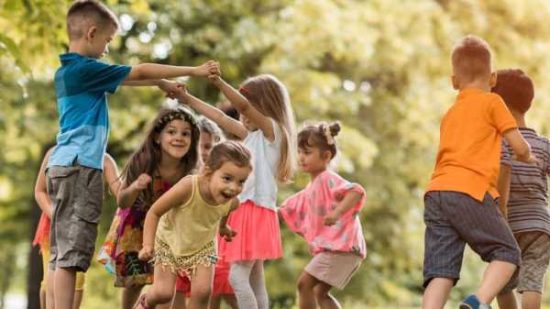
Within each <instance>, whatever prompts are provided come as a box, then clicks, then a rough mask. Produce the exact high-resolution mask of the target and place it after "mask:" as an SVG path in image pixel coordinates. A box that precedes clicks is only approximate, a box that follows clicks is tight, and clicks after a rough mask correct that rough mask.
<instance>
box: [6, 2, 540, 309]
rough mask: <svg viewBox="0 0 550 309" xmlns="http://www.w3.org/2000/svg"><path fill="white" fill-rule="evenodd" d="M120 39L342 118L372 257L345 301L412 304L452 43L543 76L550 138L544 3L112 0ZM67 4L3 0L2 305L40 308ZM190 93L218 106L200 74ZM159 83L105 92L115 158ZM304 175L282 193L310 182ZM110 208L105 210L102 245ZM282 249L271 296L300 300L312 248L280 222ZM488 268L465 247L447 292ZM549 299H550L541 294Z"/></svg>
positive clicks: (148, 58) (105, 303)
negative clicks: (45, 204) (478, 41)
mask: <svg viewBox="0 0 550 309" xmlns="http://www.w3.org/2000/svg"><path fill="white" fill-rule="evenodd" d="M106 2H107V4H108V5H109V6H110V7H111V8H112V9H113V10H114V11H115V12H116V13H117V14H118V16H119V18H120V22H121V26H122V27H121V28H122V29H121V35H120V36H119V37H118V38H117V39H116V40H115V41H114V43H113V44H112V46H111V52H110V54H109V55H108V57H107V59H106V61H109V62H117V63H126V64H136V63H139V62H159V63H168V64H175V65H198V64H200V63H202V62H204V61H206V60H208V59H216V60H218V61H220V62H221V65H222V71H223V74H224V77H225V78H226V79H227V80H228V81H229V82H231V83H232V84H233V85H235V86H237V85H238V84H239V83H240V82H241V81H243V80H244V79H245V78H246V77H248V76H251V75H255V74H259V73H271V74H274V75H276V76H277V77H279V78H280V79H281V80H282V81H283V82H284V83H285V85H287V87H288V88H289V91H290V94H291V99H292V104H293V107H294V111H295V113H296V117H297V121H298V125H300V124H301V123H302V122H304V121H317V120H339V121H340V122H341V123H342V124H343V132H342V133H341V135H339V137H338V139H337V141H338V143H339V147H340V150H341V151H340V154H339V156H338V157H337V159H336V160H335V164H334V168H336V169H338V170H339V171H340V172H341V173H342V174H343V175H344V176H346V177H347V178H349V179H351V180H354V181H357V182H359V183H361V184H363V185H364V186H365V188H366V189H367V194H368V200H367V203H366V205H365V207H364V211H363V213H362V222H363V226H364V230H365V235H366V239H367V244H368V248H369V254H368V257H367V259H366V261H365V262H364V263H363V265H362V267H361V271H360V272H359V273H358V274H357V275H356V276H355V277H354V279H353V280H352V282H351V284H350V285H349V286H348V288H347V289H346V290H345V291H342V292H337V294H338V296H339V297H340V298H341V299H342V300H343V301H344V302H345V308H353V307H354V306H356V307H357V308H365V307H367V306H368V307H376V306H390V307H395V308H397V307H418V306H419V304H420V299H421V297H420V295H421V291H422V289H421V284H422V258H423V229H424V225H423V222H422V211H423V206H422V205H423V203H422V195H423V192H424V187H425V185H426V183H427V180H428V179H429V177H430V173H431V170H432V168H433V164H434V156H435V152H436V150H437V144H438V132H439V120H440V118H441V116H442V114H443V113H444V112H445V110H446V109H447V108H448V107H449V105H450V104H451V103H452V101H453V98H454V96H455V95H456V93H455V92H454V91H453V90H452V88H451V86H450V82H449V75H450V60H449V54H450V51H451V48H452V44H453V42H455V41H456V40H457V39H459V38H460V37H462V36H463V35H465V34H469V33H472V34H476V35H479V36H481V37H483V38H485V39H486V40H487V41H488V42H489V43H490V45H491V46H492V48H493V51H494V56H495V62H494V64H495V67H496V68H521V69H523V70H524V71H526V72H527V73H528V74H529V75H530V76H531V77H532V78H533V80H534V82H535V85H536V90H537V93H536V98H535V103H534V106H533V108H532V111H531V112H530V114H529V116H528V123H529V124H530V125H531V126H532V127H534V128H535V129H537V130H538V131H539V132H540V133H541V134H545V135H548V134H550V125H549V124H548V123H547V122H546V121H545V120H546V119H548V116H549V112H548V107H549V104H550V90H549V89H548V88H546V87H545V86H546V85H547V84H548V82H549V81H550V77H548V75H547V74H545V73H546V72H549V71H550V58H549V57H548V56H547V55H548V51H549V50H550V49H549V44H550V28H546V27H544V26H543V25H544V24H545V22H546V21H547V20H548V19H549V18H550V3H549V2H548V1H545V0H529V1H513V0H498V1H497V0H487V1H474V0H455V1H449V0H439V1H437V0H417V1H401V0H369V1H352V0H264V1H260V0H217V1H215V0H206V1H198V0H177V1H176V0H174V1H165V0H151V1H145V0H135V1H131V0H126V1H125V0H108V1H106ZM69 5H70V1H53V0H32V1H31V0H4V1H2V0H0V28H1V29H2V32H1V33H0V66H1V69H0V107H1V108H0V149H1V151H0V222H1V224H0V308H1V307H2V300H3V299H4V298H5V296H6V293H9V295H16V294H20V295H29V297H28V299H29V308H36V307H34V306H35V305H36V304H37V303H36V299H35V298H34V297H35V296H36V291H37V286H38V283H39V280H40V272H41V266H40V265H39V264H37V262H38V261H39V260H37V256H36V250H31V246H30V241H31V239H32V238H31V237H32V235H33V233H34V229H35V227H36V223H37V219H38V216H39V211H38V209H37V207H36V205H35V203H34V201H33V191H32V189H33V185H34V179H35V176H36V172H37V170H38V166H39V163H40V161H41V159H42V155H43V152H44V150H45V149H46V148H47V147H48V146H49V145H51V143H52V141H54V139H55V134H56V133H57V112H56V103H55V93H54V88H53V81H52V79H53V74H54V72H55V69H56V68H57V66H58V54H59V53H62V52H64V51H65V50H66V47H67V38H66V34H65V19H64V16H65V13H66V10H67V8H68V6H69ZM188 83H189V88H190V91H191V92H192V93H194V94H195V95H197V96H199V97H201V98H203V99H205V100H207V101H209V102H211V103H216V102H217V101H218V100H219V99H220V97H219V93H218V92H217V91H215V89H214V88H213V87H211V86H210V85H208V83H207V82H206V81H204V80H196V79H191V80H188ZM163 102H164V99H163V96H162V93H160V91H158V90H157V89H153V88H141V89H136V88H128V89H121V90H120V91H119V92H117V93H116V94H115V95H112V96H111V97H110V100H109V104H110V111H111V112H110V115H111V122H112V130H111V135H110V141H109V152H110V153H111V154H112V155H113V156H114V157H115V158H116V160H117V162H118V164H119V166H123V164H124V163H125V160H126V158H127V156H128V155H129V153H130V152H131V151H132V150H133V149H135V147H136V146H137V144H138V143H139V141H140V140H141V138H142V136H143V131H144V128H145V127H146V125H147V123H148V122H149V121H150V120H152V118H153V117H154V115H155V113H156V110H157V108H158V107H159V106H160V105H161V104H163ZM307 181H308V179H307V178H306V177H305V175H300V174H299V175H298V176H297V178H296V180H295V182H294V183H293V184H292V185H290V186H287V187H283V188H282V189H281V194H280V199H283V198H284V197H286V196H288V195H289V194H291V193H292V192H294V191H296V190H298V189H299V188H301V187H303V186H304V185H305V184H306V183H307ZM114 210H115V204H114V202H113V201H112V198H110V197H109V198H108V199H107V202H106V203H105V205H104V212H103V218H102V222H101V227H100V228H101V231H102V233H101V234H100V239H99V240H98V244H100V243H101V241H102V240H103V237H104V235H105V233H106V231H107V229H108V227H109V225H110V220H111V218H112V216H113V213H114ZM284 247H285V258H284V259H282V260H279V261H274V262H270V263H269V264H268V267H267V274H266V280H267V285H268V289H269V294H270V297H271V298H272V304H273V306H274V307H277V308H291V307H292V306H293V304H294V302H295V280H296V278H297V276H298V275H299V273H300V271H301V270H302V268H303V267H304V265H305V264H306V263H307V261H308V260H309V255H308V253H307V246H305V244H304V242H303V241H302V240H301V239H299V238H298V237H297V236H296V235H293V234H291V233H289V232H288V230H286V229H285V230H284ZM482 267H483V263H482V262H481V261H480V260H479V259H478V258H476V257H473V256H472V255H470V254H467V257H466V262H465V265H464V267H463V272H462V277H463V279H462V280H461V281H460V282H459V284H458V286H457V289H455V291H454V292H453V295H452V299H453V300H455V301H456V300H457V299H459V298H460V297H461V296H463V295H464V294H465V293H466V292H468V291H471V290H472V289H473V287H474V286H475V285H476V283H477V282H478V280H479V278H480V269H482ZM112 282H113V279H112V278H111V277H110V275H109V274H107V272H106V271H104V270H103V269H102V268H101V267H100V266H99V265H98V263H94V266H93V268H92V269H91V270H90V271H89V275H88V280H87V287H86V294H85V303H84V307H83V308H91V309H95V308H114V307H115V306H117V304H118V302H119V290H117V289H115V288H114V287H112ZM546 301H547V302H548V303H550V298H548V296H547V297H546Z"/></svg>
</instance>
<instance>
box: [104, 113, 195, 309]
mask: <svg viewBox="0 0 550 309" xmlns="http://www.w3.org/2000/svg"><path fill="white" fill-rule="evenodd" d="M199 134H200V133H199V127H198V125H197V122H196V120H195V117H194V116H193V115H192V114H191V113H190V112H189V111H187V110H186V109H185V108H183V107H175V108H169V107H164V108H162V109H160V111H159V113H158V115H157V117H156V118H155V120H153V122H152V126H151V128H150V129H149V132H148V133H147V136H146V138H145V140H144V141H143V143H142V144H141V146H140V147H139V148H138V149H137V150H136V151H135V152H134V154H133V155H132V156H131V157H130V159H129V161H128V164H127V165H126V167H125V168H124V171H123V185H122V189H121V191H120V194H119V198H118V205H119V207H120V209H119V210H118V211H117V213H116V216H115V218H114V219H113V224H112V226H111V231H112V232H113V233H110V234H109V235H110V237H108V238H107V239H106V240H105V244H104V246H103V250H104V252H105V254H103V256H107V257H110V258H111V259H112V261H109V259H104V260H102V261H101V262H103V263H104V264H107V263H110V264H114V265H115V267H114V269H115V273H116V280H115V286H117V287H123V288H124V290H123V293H122V308H123V309H125V308H128V309H130V308H132V306H133V305H134V304H135V303H136V300H137V298H138V297H139V294H140V292H141V289H142V288H143V286H144V285H145V284H151V283H152V280H153V269H152V267H150V265H149V264H148V263H147V262H142V261H140V260H139V259H138V253H139V251H140V250H141V243H142V239H143V224H144V221H145V215H146V213H147V211H148V210H149V207H150V206H151V205H152V204H153V203H154V202H155V201H156V200H157V199H158V198H159V197H160V196H161V195H162V194H163V193H164V192H166V191H167V190H168V189H169V188H170V187H171V186H172V185H173V184H175V183H176V182H178V181H179V180H180V179H181V178H183V177H184V176H187V175H189V174H191V173H192V172H193V171H194V170H195V168H196V166H197V162H198V156H199V154H198V148H199V147H198V145H199Z"/></svg>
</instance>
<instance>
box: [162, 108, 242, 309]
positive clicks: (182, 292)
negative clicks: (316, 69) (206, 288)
mask: <svg viewBox="0 0 550 309" xmlns="http://www.w3.org/2000/svg"><path fill="white" fill-rule="evenodd" d="M199 129H200V132H201V135H200V140H199V148H200V155H201V159H202V162H206V160H207V159H208V156H209V155H210V151H211V150H212V147H213V146H214V145H216V144H217V143H219V142H220V141H222V140H223V134H222V132H221V130H220V128H219V127H218V126H217V125H216V124H215V123H214V122H212V121H211V120H209V119H208V118H205V117H202V116H201V117H200V118H199ZM217 238H218V245H219V244H220V241H221V239H222V238H221V237H219V235H218V237H217ZM224 255H225V254H224V252H223V251H221V250H220V248H219V246H218V261H217V263H216V267H215V269H214V283H213V287H212V294H211V295H210V301H209V306H208V307H209V308H210V309H219V308H220V306H221V300H222V299H223V300H224V301H225V302H226V303H227V304H228V305H229V306H230V307H231V308H233V309H237V308H238V307H237V299H236V298H235V293H234V292H233V289H232V288H231V285H230V284H229V264H228V263H227V262H226V261H225V260H224ZM190 295H191V283H190V281H189V278H187V277H181V276H178V279H177V281H176V296H175V297H174V301H173V304H172V307H171V308H172V309H185V303H186V299H185V297H189V296H190Z"/></svg>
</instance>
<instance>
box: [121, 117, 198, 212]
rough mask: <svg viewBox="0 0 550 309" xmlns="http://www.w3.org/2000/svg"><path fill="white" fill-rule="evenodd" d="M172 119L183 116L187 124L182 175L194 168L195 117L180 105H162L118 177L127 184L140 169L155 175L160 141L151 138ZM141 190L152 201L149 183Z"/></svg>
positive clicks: (196, 132) (181, 166) (196, 151)
mask: <svg viewBox="0 0 550 309" xmlns="http://www.w3.org/2000/svg"><path fill="white" fill-rule="evenodd" d="M175 119H181V120H184V121H186V122H187V123H189V124H190V125H191V145H189V151H188V152H187V153H186V154H185V156H183V157H182V158H181V165H180V168H181V172H182V175H187V174H190V173H191V172H192V171H193V170H194V169H195V168H196V166H197V162H198V158H199V150H198V142H199V135H200V131H199V127H198V125H197V121H196V119H195V117H194V116H193V114H192V113H191V111H189V110H188V109H187V108H184V107H182V106H177V107H162V108H161V109H160V110H159V112H158V114H157V117H156V118H155V119H154V120H153V122H152V123H151V127H150V128H149V131H148V133H147V136H146V138H145V140H144V141H143V142H142V143H141V145H140V146H139V148H138V149H137V150H136V151H135V152H134V153H133V154H132V156H131V157H130V159H129V160H128V163H127V164H126V166H124V169H123V170H122V177H123V180H124V183H125V184H126V185H127V186H128V185H130V184H131V183H132V182H133V181H134V180H136V179H137V177H138V176H139V175H140V174H142V173H147V174H148V175H150V176H151V177H154V176H155V173H156V171H157V168H158V165H159V163H160V160H161V157H162V150H161V148H160V145H159V144H157V143H156V142H155V140H156V139H157V137H158V135H159V134H160V133H161V132H162V130H163V129H164V127H166V125H167V124H168V123H170V122H171V121H172V120H175ZM142 194H143V198H144V200H145V201H146V202H147V203H151V202H152V197H153V191H152V186H150V189H149V190H143V191H142Z"/></svg>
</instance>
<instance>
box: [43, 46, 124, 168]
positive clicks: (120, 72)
mask: <svg viewBox="0 0 550 309" xmlns="http://www.w3.org/2000/svg"><path fill="white" fill-rule="evenodd" d="M59 58H60V60H61V67H60V68H59V69H58V70H57V72H56V73H55V92H56V96H57V110H58V113H59V134H57V145H56V146H55V149H54V151H53V152H52V154H51V156H50V159H49V160H48V167H51V166H71V165H73V164H75V163H77V164H79V165H82V166H86V167H91V168H96V169H101V170H102V169H103V156H104V154H105V149H106V148H107V138H108V135H109V111H108V106H107V93H114V92H115V91H116V89H117V87H118V86H119V85H120V83H122V81H124V79H125V78H126V76H128V74H129V73H130V70H131V67H129V66H125V65H110V64H106V63H103V62H100V61H98V60H97V59H94V58H89V57H85V56H82V55H79V54H76V53H66V54H62V55H60V56H59Z"/></svg>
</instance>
